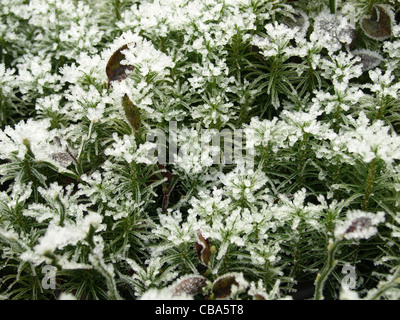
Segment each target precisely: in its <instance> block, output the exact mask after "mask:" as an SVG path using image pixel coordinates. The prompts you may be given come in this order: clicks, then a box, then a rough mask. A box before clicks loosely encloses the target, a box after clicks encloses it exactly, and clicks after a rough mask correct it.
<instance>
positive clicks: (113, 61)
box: [106, 44, 135, 88]
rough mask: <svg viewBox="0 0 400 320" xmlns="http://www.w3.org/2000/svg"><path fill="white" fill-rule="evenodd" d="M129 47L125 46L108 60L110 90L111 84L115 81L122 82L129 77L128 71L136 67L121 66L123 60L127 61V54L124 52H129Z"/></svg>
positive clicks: (107, 69)
mask: <svg viewBox="0 0 400 320" xmlns="http://www.w3.org/2000/svg"><path fill="white" fill-rule="evenodd" d="M127 49H128V45H127V44H125V45H123V46H122V47H121V48H119V49H118V50H117V51H115V52H114V53H113V55H112V56H111V58H110V59H109V60H108V63H107V66H106V74H107V77H108V85H107V87H108V88H110V85H111V82H113V81H121V80H124V79H125V78H127V77H128V74H127V73H126V71H127V70H129V71H132V70H133V69H134V68H135V67H134V66H131V65H125V64H121V61H122V60H125V54H123V53H122V51H124V50H127Z"/></svg>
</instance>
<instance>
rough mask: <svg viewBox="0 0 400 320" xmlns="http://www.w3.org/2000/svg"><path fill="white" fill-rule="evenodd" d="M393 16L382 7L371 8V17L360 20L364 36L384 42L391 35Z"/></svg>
mask: <svg viewBox="0 0 400 320" xmlns="http://www.w3.org/2000/svg"><path fill="white" fill-rule="evenodd" d="M392 25H393V14H392V12H391V10H390V9H389V8H387V7H385V6H382V5H376V6H374V7H373V8H372V11H371V15H366V16H364V17H363V18H361V28H362V29H363V30H364V32H365V34H366V35H367V36H368V37H370V38H372V39H375V40H385V39H387V38H389V37H390V36H391V35H392Z"/></svg>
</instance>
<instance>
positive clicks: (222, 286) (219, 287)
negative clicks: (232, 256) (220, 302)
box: [212, 274, 239, 299]
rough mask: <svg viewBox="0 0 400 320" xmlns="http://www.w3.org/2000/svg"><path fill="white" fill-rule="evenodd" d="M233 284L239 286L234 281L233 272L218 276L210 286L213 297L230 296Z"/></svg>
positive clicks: (224, 297) (223, 297)
mask: <svg viewBox="0 0 400 320" xmlns="http://www.w3.org/2000/svg"><path fill="white" fill-rule="evenodd" d="M233 285H235V286H239V284H238V282H237V281H236V275H235V274H229V275H224V276H222V277H219V278H218V279H217V280H215V282H214V284H213V287H212V292H213V294H214V297H215V298H216V299H226V298H228V297H230V295H231V292H232V286H233Z"/></svg>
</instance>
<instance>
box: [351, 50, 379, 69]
mask: <svg viewBox="0 0 400 320" xmlns="http://www.w3.org/2000/svg"><path fill="white" fill-rule="evenodd" d="M352 53H353V54H354V55H355V56H356V57H360V58H361V61H360V62H359V63H360V64H361V65H362V71H363V72H364V71H367V70H370V69H372V68H375V67H377V66H378V65H379V64H380V63H381V62H382V60H383V57H382V56H381V55H380V54H379V53H376V52H374V51H371V50H367V49H362V50H355V51H353V52H352Z"/></svg>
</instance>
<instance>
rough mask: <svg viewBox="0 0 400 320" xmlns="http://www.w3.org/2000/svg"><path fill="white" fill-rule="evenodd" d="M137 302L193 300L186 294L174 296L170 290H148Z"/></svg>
mask: <svg viewBox="0 0 400 320" xmlns="http://www.w3.org/2000/svg"><path fill="white" fill-rule="evenodd" d="M139 300H193V297H192V296H191V295H188V294H184V293H182V294H180V295H174V293H173V291H172V290H171V289H170V288H163V289H154V288H153V289H149V290H147V291H146V292H145V293H143V295H142V296H141V297H140V298H139Z"/></svg>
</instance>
